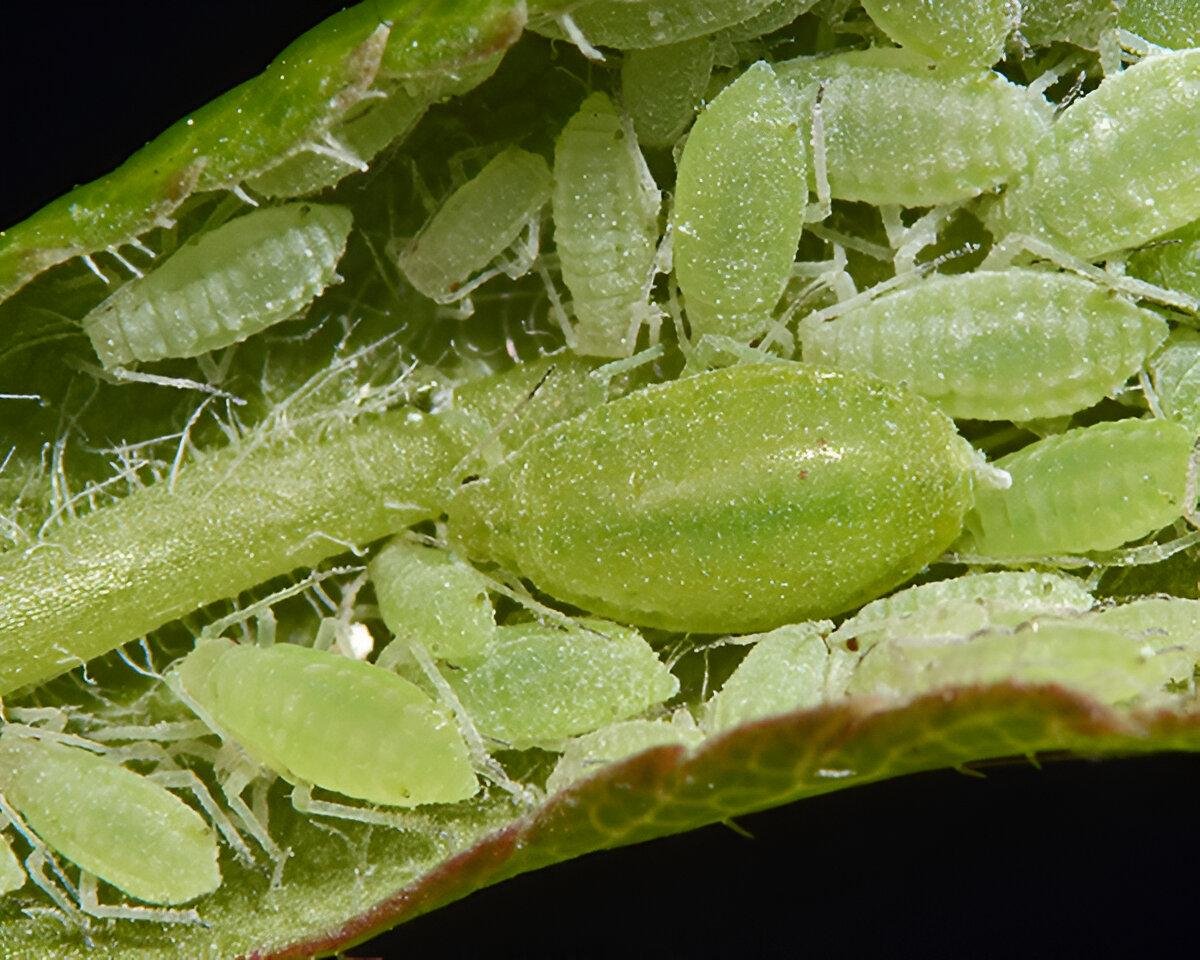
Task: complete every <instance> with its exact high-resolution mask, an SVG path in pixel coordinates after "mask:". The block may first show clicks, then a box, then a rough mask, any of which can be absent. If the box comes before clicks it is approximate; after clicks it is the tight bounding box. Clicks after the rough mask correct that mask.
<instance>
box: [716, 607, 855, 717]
mask: <svg viewBox="0 0 1200 960" xmlns="http://www.w3.org/2000/svg"><path fill="white" fill-rule="evenodd" d="M832 627H833V624H832V623H830V622H829V621H827V620H826V621H820V622H815V623H797V624H790V625H788V626H786V627H780V628H779V629H778V630H773V631H771V632H770V633H768V634H764V635H763V636H761V637H759V638H757V639H756V640H755V643H754V646H753V647H751V648H750V652H749V653H748V654H746V657H745V659H744V660H742V662H741V663H740V664H738V667H737V669H736V670H734V671H733V673H732V674H731V675H730V676H729V679H728V680H726V681H725V683H724V685H722V687H721V689H720V690H719V691H718V692H717V693H715V694H713V696H712V698H711V699H710V700H709V701H708V703H707V704H706V705H705V712H704V718H703V723H704V728H705V730H708V731H709V732H715V731H720V730H727V729H729V728H730V727H736V726H738V725H739V724H742V723H749V722H751V721H753V720H760V719H762V718H764V717H769V716H773V715H775V714H780V713H788V712H790V711H792V710H805V709H808V708H810V707H815V706H818V705H819V704H821V703H822V702H824V701H825V700H826V699H833V698H834V697H836V696H837V695H838V694H839V693H840V692H841V691H840V690H830V689H829V688H828V681H829V674H830V651H829V647H828V646H826V644H825V636H826V635H827V634H828V633H829V631H830V630H831V629H832ZM747 639H754V638H747Z"/></svg>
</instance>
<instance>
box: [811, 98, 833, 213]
mask: <svg viewBox="0 0 1200 960" xmlns="http://www.w3.org/2000/svg"><path fill="white" fill-rule="evenodd" d="M825 86H826V84H825V82H824V81H822V82H821V83H820V84H819V85H818V87H817V95H816V97H814V98H813V105H812V144H811V145H812V155H813V177H814V179H815V180H816V185H817V202H816V203H815V204H810V205H809V207H808V210H807V211H806V213H805V217H804V219H805V220H806V221H810V222H820V221H822V220H827V219H829V215H830V214H832V213H833V191H832V189H831V188H830V186H829V164H828V163H827V161H826V156H825V114H824V108H823V107H822V103H823V101H824V99H825Z"/></svg>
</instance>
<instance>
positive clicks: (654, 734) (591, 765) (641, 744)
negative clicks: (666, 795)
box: [546, 714, 704, 793]
mask: <svg viewBox="0 0 1200 960" xmlns="http://www.w3.org/2000/svg"><path fill="white" fill-rule="evenodd" d="M703 741H704V733H703V732H702V731H701V730H700V729H699V728H697V727H696V725H695V723H694V722H692V721H691V718H690V717H689V716H688V715H686V714H684V715H683V720H682V721H681V720H679V719H671V720H622V721H621V722H619V723H614V724H612V725H610V726H607V727H601V728H600V729H599V730H595V731H593V732H592V733H588V734H585V735H583V736H582V737H577V738H576V739H574V740H572V741H571V742H570V743H568V744H567V745H566V749H565V750H563V754H562V756H561V757H559V759H558V763H557V764H555V766H554V771H553V772H552V773H551V774H550V776H549V777H548V778H547V779H546V792H547V793H557V792H558V791H559V790H565V789H566V788H567V787H569V786H571V785H572V784H573V783H575V782H576V781H577V780H582V779H583V778H584V777H588V776H591V775H592V774H594V773H597V772H598V771H600V770H601V769H603V767H604V766H605V765H606V764H610V763H615V762H616V761H618V760H624V759H625V758H626V757H631V756H633V755H634V754H635V753H641V752H642V751H644V750H651V749H653V748H654V747H668V746H672V747H683V748H685V749H691V748H693V747H698V746H699V745H700V744H701V743H702V742H703Z"/></svg>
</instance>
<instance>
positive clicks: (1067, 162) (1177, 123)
mask: <svg viewBox="0 0 1200 960" xmlns="http://www.w3.org/2000/svg"><path fill="white" fill-rule="evenodd" d="M1197 110H1200V50H1182V51H1178V52H1173V53H1166V54H1163V55H1161V56H1155V57H1149V58H1147V59H1146V60H1143V61H1142V62H1141V63H1137V64H1134V65H1133V66H1131V67H1129V68H1128V69H1126V70H1124V71H1122V72H1121V73H1119V74H1117V75H1115V76H1111V77H1108V78H1106V79H1105V80H1104V82H1103V83H1101V84H1100V86H1099V87H1098V88H1097V89H1096V90H1095V91H1093V92H1092V93H1090V94H1088V95H1087V96H1086V97H1084V98H1083V99H1082V100H1079V101H1077V102H1076V103H1074V104H1072V105H1071V106H1070V107H1068V108H1067V109H1066V110H1065V111H1064V112H1063V114H1062V116H1061V117H1060V118H1059V119H1058V121H1057V122H1056V123H1055V124H1054V126H1053V128H1052V129H1051V132H1050V134H1049V135H1048V136H1047V137H1046V138H1045V139H1043V140H1041V141H1040V142H1038V143H1037V144H1035V145H1034V146H1033V149H1032V151H1031V155H1030V167H1029V170H1028V172H1027V173H1025V174H1024V176H1022V178H1021V179H1020V181H1019V182H1017V183H1016V184H1014V185H1013V186H1012V187H1011V188H1010V189H1009V191H1008V193H1007V194H1006V195H1005V196H1004V197H1003V199H1002V201H1001V203H1000V205H999V206H998V207H997V209H996V210H995V211H994V216H993V227H994V229H995V230H996V231H998V232H1001V233H1011V234H1016V235H1028V236H1033V237H1035V238H1037V239H1039V240H1042V241H1043V242H1047V243H1049V244H1051V245H1052V246H1053V247H1056V248H1058V249H1059V250H1061V251H1063V252H1064V253H1066V254H1069V255H1071V256H1075V257H1081V258H1083V259H1085V260H1094V259H1098V258H1100V257H1103V256H1105V255H1107V254H1112V253H1116V252H1118V251H1121V250H1126V249H1129V248H1131V247H1136V246H1139V245H1141V244H1143V243H1146V242H1147V241H1149V240H1153V239H1155V238H1156V237H1161V236H1163V235H1164V234H1166V233H1169V232H1170V231H1172V230H1174V229H1176V228H1178V227H1181V226H1183V225H1184V224H1187V223H1190V222H1191V221H1193V220H1195V219H1197V218H1198V217H1200V178H1197V177H1196V174H1195V169H1194V168H1195V137H1194V132H1195V118H1196V113H1197ZM1131 156H1136V157H1137V158H1138V162H1137V163H1130V162H1129V158H1130V157H1131Z"/></svg>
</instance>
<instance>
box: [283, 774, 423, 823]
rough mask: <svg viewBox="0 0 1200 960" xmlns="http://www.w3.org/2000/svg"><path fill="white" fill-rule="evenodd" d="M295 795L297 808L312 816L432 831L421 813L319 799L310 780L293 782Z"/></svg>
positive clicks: (293, 804) (293, 800)
mask: <svg viewBox="0 0 1200 960" xmlns="http://www.w3.org/2000/svg"><path fill="white" fill-rule="evenodd" d="M291 799H292V806H293V807H295V808H296V810H297V811H299V812H300V813H303V814H306V815H308V816H310V817H334V818H335V819H338V820H351V821H354V822H356V823H369V824H372V825H374V826H377V827H389V828H390V829H392V830H408V831H413V832H415V833H420V834H427V833H429V832H431V824H430V822H429V820H428V819H426V818H425V817H423V816H420V815H414V814H408V813H399V812H396V811H390V810H377V809H375V808H373V807H355V806H351V805H350V804H348V803H334V802H332V801H329V800H317V799H316V798H315V797H313V795H312V786H311V785H310V784H307V783H304V784H301V783H297V784H295V785H293V787H292V794H291Z"/></svg>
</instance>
